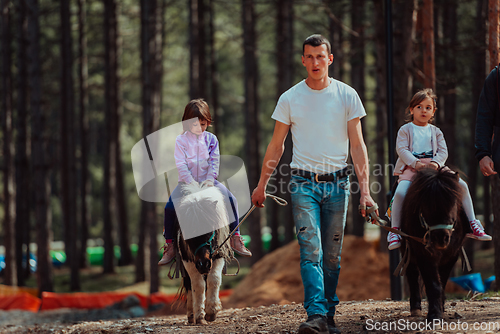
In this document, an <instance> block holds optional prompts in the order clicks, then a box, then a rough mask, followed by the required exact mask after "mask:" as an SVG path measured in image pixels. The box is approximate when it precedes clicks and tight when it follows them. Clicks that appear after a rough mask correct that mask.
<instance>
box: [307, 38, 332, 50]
mask: <svg viewBox="0 0 500 334" xmlns="http://www.w3.org/2000/svg"><path fill="white" fill-rule="evenodd" d="M322 44H325V45H326V50H327V51H328V54H330V53H332V48H331V45H330V42H329V41H328V40H327V39H326V37H324V36H323V35H320V34H314V35H311V36H309V37H307V38H306V40H305V41H304V44H302V54H304V49H305V47H306V45H310V46H314V47H317V46H320V45H322Z"/></svg>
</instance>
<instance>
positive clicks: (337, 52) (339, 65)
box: [326, 0, 345, 81]
mask: <svg viewBox="0 0 500 334" xmlns="http://www.w3.org/2000/svg"><path fill="white" fill-rule="evenodd" d="M326 6H327V7H328V9H329V10H330V12H331V14H335V17H336V18H337V19H338V21H337V20H334V18H333V17H332V16H331V15H329V17H328V30H329V34H330V44H331V47H332V54H333V56H334V60H333V65H331V66H330V67H329V69H328V72H329V73H328V75H329V76H330V77H332V78H336V79H337V80H340V81H343V80H342V79H343V77H344V72H345V71H344V66H343V64H344V61H345V57H344V52H343V50H342V43H343V41H344V36H343V31H342V27H341V25H340V24H339V22H342V20H343V17H344V12H345V9H344V1H336V0H328V1H327V2H326Z"/></svg>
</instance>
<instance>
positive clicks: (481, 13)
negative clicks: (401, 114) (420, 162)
mask: <svg viewBox="0 0 500 334" xmlns="http://www.w3.org/2000/svg"><path fill="white" fill-rule="evenodd" d="M486 5H487V1H485V0H477V3H476V19H475V21H476V22H475V26H476V29H475V31H476V33H475V35H474V41H475V42H476V43H477V44H476V45H475V48H474V61H473V63H472V65H471V66H472V68H473V73H474V76H473V77H472V88H473V89H472V110H471V113H470V114H471V117H472V120H471V121H470V126H469V131H470V133H471V136H473V135H474V133H475V131H476V119H475V118H476V114H477V112H476V110H477V105H478V103H479V96H480V94H481V88H480V87H483V83H484V78H485V76H486V61H485V59H486ZM469 145H470V146H469V148H468V150H469V152H474V151H475V146H474V141H473V140H471V141H470V144H469ZM467 175H468V184H469V192H470V194H471V196H472V200H473V202H474V203H476V204H477V203H478V202H477V201H475V199H476V194H477V185H478V178H477V176H478V163H477V160H476V159H469V164H468V170H467ZM488 188H489V181H488ZM483 202H484V203H486V202H485V200H484V199H483ZM484 215H485V217H486V215H487V211H486V206H485V208H484ZM488 215H489V214H488ZM488 220H489V219H488ZM483 244H490V243H488V242H484V243H483Z"/></svg>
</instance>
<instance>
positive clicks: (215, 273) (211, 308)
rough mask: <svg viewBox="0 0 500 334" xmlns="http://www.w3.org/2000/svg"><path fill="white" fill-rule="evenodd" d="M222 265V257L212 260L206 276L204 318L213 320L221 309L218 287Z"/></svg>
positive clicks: (220, 281) (220, 280)
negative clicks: (205, 312) (210, 268)
mask: <svg viewBox="0 0 500 334" xmlns="http://www.w3.org/2000/svg"><path fill="white" fill-rule="evenodd" d="M223 267H224V259H216V260H214V261H213V266H212V270H210V272H209V273H208V277H207V305H206V311H207V314H206V315H205V320H207V321H214V320H215V318H216V317H217V313H218V312H219V311H220V310H221V309H222V304H221V302H220V299H219V289H220V285H221V283H222V268H223Z"/></svg>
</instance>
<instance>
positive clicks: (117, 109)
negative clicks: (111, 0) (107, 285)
mask: <svg viewBox="0 0 500 334" xmlns="http://www.w3.org/2000/svg"><path fill="white" fill-rule="evenodd" d="M116 12H117V10H116V3H115V13H116ZM116 15H117V14H115V16H116ZM113 24H114V28H113V29H112V30H113V31H114V39H113V41H111V43H112V47H113V48H114V54H115V58H116V60H115V61H113V62H112V64H113V68H112V71H113V73H112V76H113V77H114V80H113V82H114V86H113V87H112V89H113V90H114V94H113V95H114V98H115V103H114V110H113V120H112V121H113V123H114V126H113V130H114V131H113V136H114V138H113V142H114V143H116V149H115V152H114V153H115V156H114V159H115V161H114V165H115V172H116V174H115V176H116V181H115V185H116V191H115V194H116V196H114V198H115V200H116V203H115V208H116V216H117V220H118V224H117V225H118V243H119V245H120V259H119V261H118V265H120V266H126V265H129V264H132V263H133V259H132V251H131V250H130V241H129V240H130V237H129V220H128V205H127V198H126V190H125V185H124V182H125V181H124V178H125V176H124V174H123V162H122V156H121V154H122V152H121V141H120V127H121V116H122V108H121V98H120V76H119V64H118V58H119V45H118V39H119V36H118V33H119V29H118V19H117V18H115V19H114V20H113Z"/></svg>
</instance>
